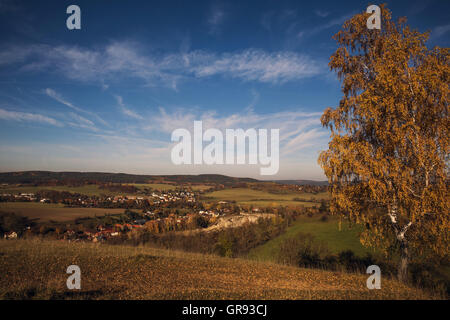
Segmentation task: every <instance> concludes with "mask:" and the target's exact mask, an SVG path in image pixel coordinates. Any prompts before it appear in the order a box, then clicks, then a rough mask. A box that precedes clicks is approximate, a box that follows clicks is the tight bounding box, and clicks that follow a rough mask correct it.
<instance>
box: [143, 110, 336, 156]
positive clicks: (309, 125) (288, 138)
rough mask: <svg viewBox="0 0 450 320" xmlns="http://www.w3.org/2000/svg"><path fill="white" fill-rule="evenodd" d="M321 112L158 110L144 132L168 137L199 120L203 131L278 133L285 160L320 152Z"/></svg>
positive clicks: (323, 137) (322, 141) (322, 136)
mask: <svg viewBox="0 0 450 320" xmlns="http://www.w3.org/2000/svg"><path fill="white" fill-rule="evenodd" d="M321 115H322V112H302V111H281V112H274V113H267V114H257V113H255V112H254V111H253V110H252V109H246V110H244V111H243V112H241V113H239V114H237V113H235V114H231V115H228V116H219V115H218V114H217V113H216V112H214V111H206V112H193V111H192V110H187V109H178V110H175V111H172V112H169V111H167V110H165V109H164V108H162V107H161V108H160V113H159V115H154V116H153V120H154V121H153V123H154V124H153V125H152V126H151V127H147V128H146V129H147V130H152V131H157V132H164V133H166V134H170V133H171V132H172V131H174V130H175V129H178V128H185V129H188V130H192V128H193V124H194V121H195V120H201V121H202V123H203V130H206V129H208V128H216V129H219V130H222V131H223V132H224V130H225V129H237V128H242V129H249V128H255V129H269V130H270V129H280V150H281V154H282V155H284V156H285V157H296V156H298V155H299V154H298V152H299V151H300V150H302V149H304V148H306V147H316V148H320V147H321V146H325V144H326V139H327V136H328V132H327V130H325V129H323V128H322V126H321V123H320V116H321Z"/></svg>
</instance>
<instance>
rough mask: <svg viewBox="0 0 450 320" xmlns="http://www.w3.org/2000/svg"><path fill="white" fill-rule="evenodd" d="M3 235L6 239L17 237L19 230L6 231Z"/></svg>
mask: <svg viewBox="0 0 450 320" xmlns="http://www.w3.org/2000/svg"><path fill="white" fill-rule="evenodd" d="M3 237H4V238H5V239H17V232H15V231H9V232H6V233H5V235H4V236H3Z"/></svg>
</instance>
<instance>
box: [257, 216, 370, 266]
mask: <svg viewBox="0 0 450 320" xmlns="http://www.w3.org/2000/svg"><path fill="white" fill-rule="evenodd" d="M360 232H361V227H360V226H357V225H355V226H353V227H352V228H349V224H348V223H347V222H342V230H341V231H339V227H338V218H335V217H331V218H330V219H329V220H328V221H326V222H323V221H320V218H319V217H312V218H308V217H300V218H299V219H298V220H297V221H295V222H294V223H293V224H292V225H291V226H290V227H289V228H288V229H287V230H286V232H285V233H283V234H281V235H280V236H278V237H276V238H275V239H272V240H270V241H268V242H266V243H265V244H263V245H261V246H258V247H256V248H254V249H252V250H251V251H250V253H249V257H250V258H251V259H256V260H265V261H276V259H277V255H278V251H279V248H280V245H281V243H282V242H283V241H284V240H285V239H287V238H292V237H295V236H296V235H298V234H300V233H309V234H311V235H313V236H314V237H315V239H316V240H317V241H322V242H324V243H325V244H326V245H327V247H328V249H330V251H331V252H332V253H335V254H337V253H339V252H341V251H344V250H352V251H353V252H354V253H355V255H357V256H360V257H363V256H365V255H366V254H367V253H368V252H371V253H373V251H372V250H371V249H369V248H366V247H364V246H363V245H362V244H361V243H360V241H359V233H360Z"/></svg>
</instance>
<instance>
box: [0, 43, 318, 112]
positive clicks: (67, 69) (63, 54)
mask: <svg viewBox="0 0 450 320" xmlns="http://www.w3.org/2000/svg"><path fill="white" fill-rule="evenodd" d="M4 49H5V50H3V51H0V52H2V53H0V64H3V65H5V64H7V65H14V66H15V65H16V64H21V67H19V70H21V71H22V72H26V71H28V72H56V73H59V74H61V75H63V76H64V77H66V78H69V79H73V80H78V81H82V82H86V81H88V82H89V81H95V82H97V83H98V84H100V85H101V86H104V84H105V83H106V82H108V83H110V82H114V81H117V80H116V79H117V78H121V79H124V78H138V79H141V80H143V81H144V84H145V85H148V86H165V87H170V88H173V89H176V88H177V84H178V82H180V81H182V80H187V79H189V78H204V77H209V76H213V75H222V76H226V77H231V78H239V79H242V80H244V81H259V82H264V83H272V84H277V83H278V84H279V83H284V82H287V81H294V80H298V79H301V78H305V77H310V76H314V75H316V74H318V73H319V68H318V66H317V65H318V63H317V62H316V61H315V60H314V59H313V58H311V57H309V56H307V55H302V54H300V53H297V52H294V51H278V52H267V51H264V50H260V49H247V50H243V51H238V52H233V53H227V52H225V53H220V54H218V53H214V52H206V51H200V50H196V51H190V52H183V53H170V54H165V55H161V54H157V53H151V52H150V53H148V52H147V53H143V52H142V51H143V50H142V49H141V48H140V47H139V46H138V45H135V44H132V43H130V42H114V43H112V44H110V45H107V46H106V47H104V48H100V49H95V50H94V49H86V48H80V47H68V46H57V47H51V46H44V45H41V46H29V47H25V48H23V49H19V48H18V47H12V48H11V49H10V48H4ZM5 52H6V53H5ZM14 52H17V54H14ZM119 76H120V77H119ZM45 92H46V94H47V95H48V96H50V97H52V98H53V99H55V100H57V101H59V102H61V103H63V104H65V105H66V106H68V107H70V108H72V109H74V110H76V111H79V112H86V110H83V109H82V108H79V107H77V106H75V105H73V104H72V103H70V102H68V101H67V100H66V99H64V98H62V97H61V95H58V94H57V93H55V91H54V90H52V89H47V90H46V91H45Z"/></svg>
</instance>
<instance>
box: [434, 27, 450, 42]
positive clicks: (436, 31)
mask: <svg viewBox="0 0 450 320" xmlns="http://www.w3.org/2000/svg"><path fill="white" fill-rule="evenodd" d="M449 31H450V24H447V25H444V26H438V27H436V28H434V29H433V30H432V32H431V38H433V39H436V38H439V37H441V36H443V35H444V34H446V33H447V32H449Z"/></svg>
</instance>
